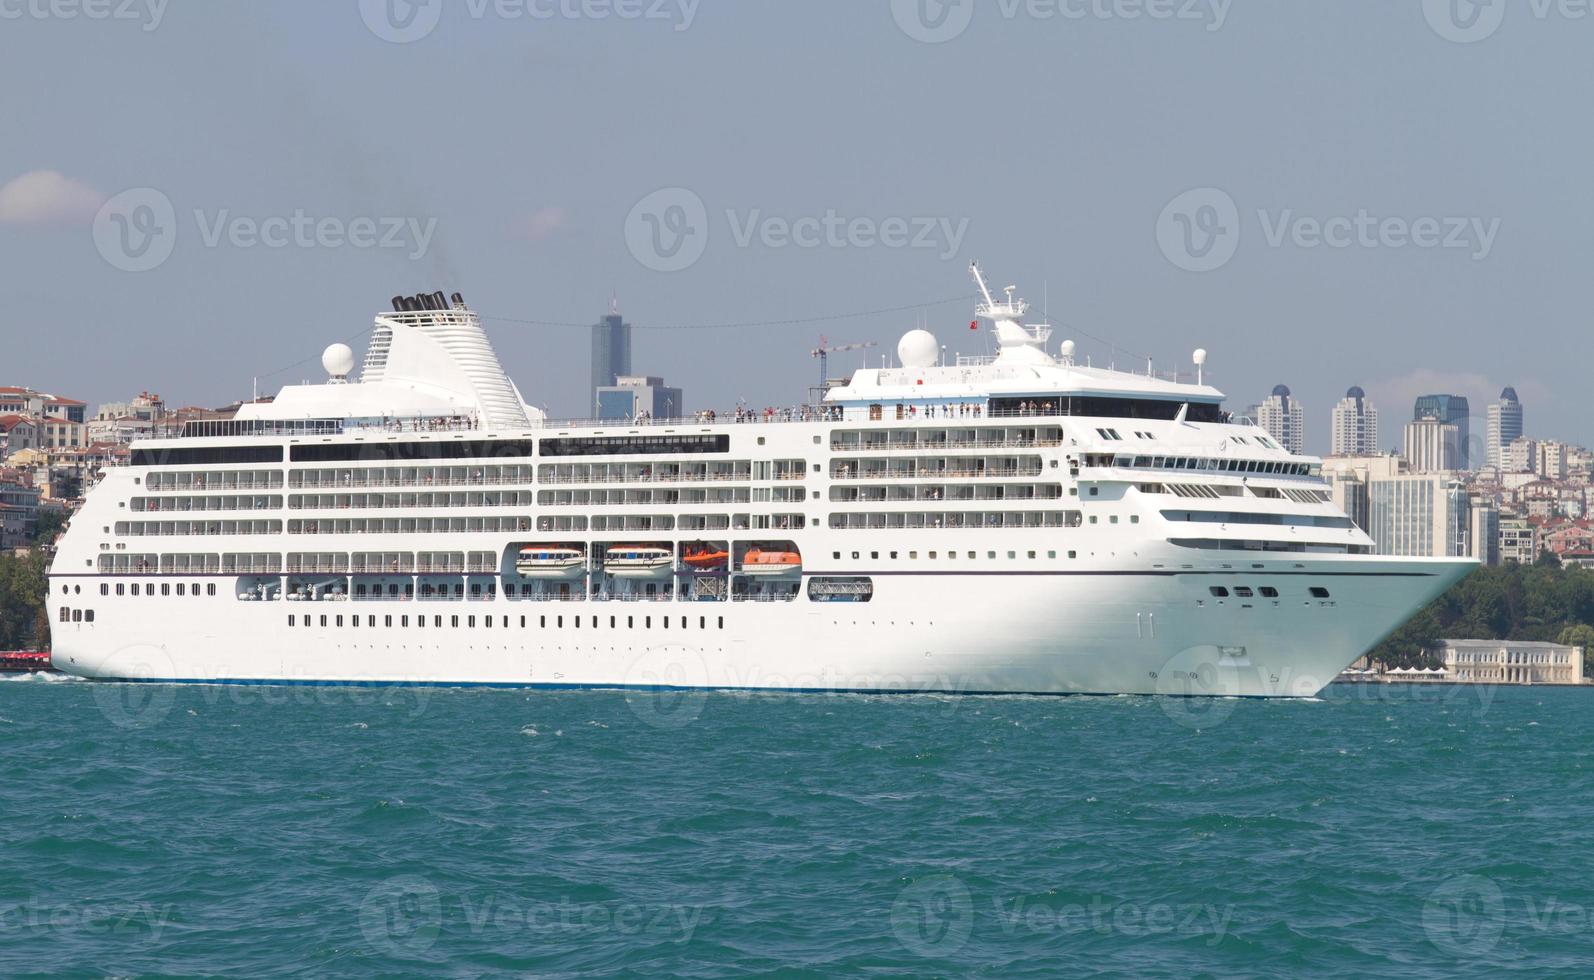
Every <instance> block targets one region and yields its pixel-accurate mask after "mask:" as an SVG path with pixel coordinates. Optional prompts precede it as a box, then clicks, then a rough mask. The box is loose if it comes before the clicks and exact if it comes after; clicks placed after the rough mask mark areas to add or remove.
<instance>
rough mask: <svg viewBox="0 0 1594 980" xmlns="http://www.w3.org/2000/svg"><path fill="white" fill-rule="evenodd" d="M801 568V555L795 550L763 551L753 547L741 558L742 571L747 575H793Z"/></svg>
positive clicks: (799, 571) (800, 570)
mask: <svg viewBox="0 0 1594 980" xmlns="http://www.w3.org/2000/svg"><path fill="white" fill-rule="evenodd" d="M802 570H803V559H802V556H801V555H799V554H798V553H797V552H795V551H765V550H764V549H762V548H756V547H755V548H752V549H750V550H749V551H748V552H747V555H746V557H744V558H743V559H742V571H743V572H745V573H746V574H748V575H794V574H799V573H801V572H802Z"/></svg>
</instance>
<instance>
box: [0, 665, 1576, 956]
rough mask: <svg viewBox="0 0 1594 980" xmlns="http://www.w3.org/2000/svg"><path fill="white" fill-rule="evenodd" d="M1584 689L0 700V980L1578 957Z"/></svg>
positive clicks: (96, 691) (211, 694) (138, 694)
mask: <svg viewBox="0 0 1594 980" xmlns="http://www.w3.org/2000/svg"><path fill="white" fill-rule="evenodd" d="M1591 731H1594V691H1587V692H1585V691H1577V690H1548V689H1521V688H1516V689H1503V690H1493V689H1479V690H1471V689H1442V688H1409V687H1408V688H1389V689H1384V688H1378V689H1373V690H1360V689H1350V690H1347V689H1335V690H1333V691H1331V692H1330V693H1328V694H1327V695H1325V697H1324V698H1323V699H1322V700H1319V701H1314V702H1260V701H1216V702H1203V701H1167V700H1159V699H1148V698H986V697H968V698H950V697H949V698H937V697H865V696H854V695H835V696H803V697H795V696H771V695H751V696H746V695H732V694H718V693H716V694H691V695H683V696H666V695H642V694H630V695H627V694H621V693H608V692H582V693H535V692H524V691H471V690H431V689H425V690H418V689H394V690H378V691H372V690H344V689H317V688H218V687H146V686H122V685H99V684H88V683H83V682H73V681H45V680H7V681H4V682H0V746H3V747H4V760H5V761H4V765H5V769H4V776H3V778H0V975H4V976H17V975H30V974H39V975H45V974H59V973H68V974H76V975H94V976H98V975H117V976H129V975H145V974H231V975H244V974H247V975H278V976H281V975H287V974H290V973H295V974H296V973H301V972H308V973H310V974H313V975H361V974H372V973H379V974H385V975H443V976H481V975H502V974H538V975H552V976H561V975H575V974H586V973H607V974H637V975H664V974H676V975H686V976H729V975H742V974H746V973H771V972H777V973H783V974H784V973H797V974H811V975H816V976H818V975H837V974H846V975H858V974H893V975H902V974H941V975H966V974H976V975H986V976H1001V977H1008V976H1034V977H1054V976H1061V975H1079V974H1089V975H1093V976H1115V975H1116V976H1130V975H1158V976H1162V975H1167V976H1172V975H1190V974H1202V973H1210V974H1221V975H1251V976H1272V975H1281V974H1285V975H1320V976H1321V975H1338V976H1370V975H1385V976H1401V977H1440V976H1457V975H1461V976H1480V977H1481V976H1499V975H1502V974H1510V973H1520V974H1524V975H1535V976H1537V975H1546V974H1549V975H1589V974H1591V973H1594V875H1591V873H1590V872H1591V867H1594V861H1591V860H1590V858H1589V842H1590V840H1591V839H1594V835H1591V832H1590V827H1589V824H1590V821H1591V818H1594V780H1591V779H1590V776H1591V773H1590V752H1589V748H1588V746H1589V743H1590V732H1591Z"/></svg>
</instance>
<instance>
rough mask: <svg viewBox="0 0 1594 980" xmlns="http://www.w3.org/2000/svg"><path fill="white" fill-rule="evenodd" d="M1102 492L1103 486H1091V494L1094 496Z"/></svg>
mask: <svg viewBox="0 0 1594 980" xmlns="http://www.w3.org/2000/svg"><path fill="white" fill-rule="evenodd" d="M1100 493H1101V488H1100V487H1091V488H1090V495H1091V496H1092V497H1095V496H1098V495H1099V494H1100Z"/></svg>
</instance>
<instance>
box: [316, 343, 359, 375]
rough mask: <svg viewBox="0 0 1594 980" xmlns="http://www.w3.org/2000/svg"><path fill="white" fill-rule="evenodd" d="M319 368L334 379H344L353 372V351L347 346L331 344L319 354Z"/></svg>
mask: <svg viewBox="0 0 1594 980" xmlns="http://www.w3.org/2000/svg"><path fill="white" fill-rule="evenodd" d="M321 367H322V368H324V369H325V370H326V372H327V373H328V374H330V375H332V376H333V377H334V378H346V377H348V376H349V372H351V371H353V370H354V351H353V349H352V348H350V347H349V345H348V344H333V345H332V346H331V347H328V348H327V349H326V350H324V351H322V352H321Z"/></svg>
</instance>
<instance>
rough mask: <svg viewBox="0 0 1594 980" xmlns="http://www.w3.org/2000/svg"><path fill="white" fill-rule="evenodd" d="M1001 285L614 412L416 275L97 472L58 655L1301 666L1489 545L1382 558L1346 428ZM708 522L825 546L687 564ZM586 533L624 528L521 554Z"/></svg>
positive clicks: (200, 674)
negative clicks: (1336, 473) (1049, 312)
mask: <svg viewBox="0 0 1594 980" xmlns="http://www.w3.org/2000/svg"><path fill="white" fill-rule="evenodd" d="M976 279H977V280H978V281H979V284H980V287H981V290H982V291H985V283H984V280H983V278H981V277H980V276H979V274H978V273H977V272H976ZM984 295H985V300H986V302H985V304H984V305H982V306H981V307H980V308H979V310H978V311H977V313H978V315H979V316H980V317H982V318H985V319H989V320H991V321H992V322H993V324H994V328H995V334H996V340H997V342H998V344H999V347H1000V350H1001V352H1000V354H998V355H997V357H996V358H994V359H974V360H973V361H970V362H968V363H963V362H961V361H960V362H959V363H957V364H946V363H942V358H941V356H940V354H941V349H940V347H939V345H938V344H937V343H936V340H935V338H934V337H932V336H930V335H929V334H927V333H925V332H924V331H914V332H913V333H910V334H909V335H908V336H907V337H905V338H903V342H902V343H901V344H899V346H898V356H899V359H900V361H901V362H902V366H901V367H897V368H880V369H864V370H860V371H858V372H857V373H855V374H854V375H853V377H852V378H851V380H850V381H849V382H848V383H847V384H846V385H844V386H836V387H833V388H832V389H831V390H830V391H829V392H828V394H827V395H826V402H825V404H824V405H823V406H820V407H813V408H806V409H800V410H795V411H790V412H784V413H778V414H777V413H775V412H773V410H771V411H768V412H766V413H763V414H762V415H759V414H754V413H739V417H737V418H736V420H734V421H719V420H717V419H714V418H696V419H670V420H654V419H644V420H639V421H634V422H624V421H611V422H602V423H592V422H588V423H554V422H550V421H549V420H547V419H546V418H544V417H543V416H542V414H541V413H540V412H538V411H537V410H535V409H533V408H531V407H530V406H529V405H526V404H525V402H524V399H522V398H521V397H520V395H519V392H518V389H516V388H515V386H514V385H513V384H512V383H511V382H510V381H509V380H508V378H507V376H506V375H504V373H503V371H502V368H501V366H500V365H499V364H498V362H497V359H496V355H494V354H493V352H492V349H491V346H490V344H489V343H488V342H487V338H486V334H485V333H484V332H483V330H482V328H481V324H480V322H479V318H478V317H476V315H475V314H473V313H471V312H470V311H469V309H468V308H467V307H466V306H465V304H464V301H463V298H462V297H460V296H458V295H457V294H456V295H455V297H454V299H453V303H452V304H451V305H450V304H446V303H445V302H444V297H443V295H442V294H441V293H438V294H435V295H433V296H426V295H424V294H422V295H420V296H417V297H416V298H415V301H413V302H412V301H409V300H407V299H406V298H404V297H397V298H396V299H395V304H394V305H395V310H394V311H393V312H392V313H385V314H382V315H380V316H379V317H378V318H377V321H376V328H375V331H374V332H373V335H372V341H371V345H370V349H369V350H368V352H367V357H366V363H365V368H364V370H363V372H362V376H361V380H360V381H359V382H358V383H347V375H348V373H349V371H350V369H351V366H352V362H353V358H352V354H351V353H350V352H349V351H348V350H347V349H346V348H341V347H337V346H335V347H334V348H332V349H329V351H328V354H327V356H326V357H325V358H324V359H323V363H324V366H326V368H327V370H328V372H329V373H330V374H331V375H333V382H332V383H329V384H327V385H304V386H289V387H287V388H284V389H283V390H282V391H281V392H279V393H278V395H277V396H276V397H275V398H274V399H273V400H272V401H271V402H270V403H269V404H268V403H252V404H247V405H244V406H242V407H241V408H240V409H239V410H238V413H237V415H236V417H235V418H232V419H228V420H224V421H217V422H208V421H207V422H201V423H195V424H194V425H193V426H192V427H191V429H190V430H189V431H185V433H184V435H183V437H181V438H172V439H161V440H150V441H148V442H144V443H140V444H137V445H136V446H135V447H134V452H133V458H132V460H131V465H130V466H128V467H121V468H113V469H112V470H110V471H108V472H107V473H106V476H105V479H104V481H103V482H102V483H101V484H100V485H99V486H98V487H96V488H95V490H94V491H93V493H91V494H90V495H89V498H88V499H87V501H86V502H85V504H84V506H83V508H82V510H81V511H79V512H78V513H77V514H76V515H75V516H74V518H73V520H72V522H71V525H70V527H69V529H68V532H67V534H66V535H65V536H64V538H63V539H62V541H61V543H60V546H59V549H58V552H57V555H56V559H55V563H54V566H53V567H52V570H51V579H50V583H51V584H50V591H51V619H52V621H53V622H54V623H55V628H54V633H53V642H54V662H55V665H56V666H57V667H59V668H60V669H61V670H64V671H67V672H69V673H73V674H78V675H81V676H84V677H90V678H99V679H125V680H143V681H195V682H237V683H252V682H266V683H281V682H287V683H295V682H304V683H327V684H339V683H344V684H346V683H372V684H502V685H517V686H547V687H571V686H583V687H645V688H655V687H684V688H740V689H778V690H821V691H832V690H841V691H946V692H961V693H989V692H1014V693H1039V694H1065V693H1086V694H1122V693H1129V694H1174V695H1239V696H1264V697H1291V696H1293V697H1306V696H1311V695H1314V694H1316V693H1317V692H1318V691H1319V690H1321V689H1322V688H1323V687H1324V686H1325V685H1326V684H1328V683H1329V682H1330V681H1331V680H1333V679H1334V677H1335V676H1337V674H1338V673H1339V671H1340V670H1341V669H1342V668H1344V667H1345V666H1346V665H1348V664H1349V663H1350V662H1351V661H1353V660H1354V659H1356V658H1357V657H1359V656H1360V655H1362V654H1363V653H1365V652H1366V651H1367V650H1368V649H1370V648H1371V647H1373V646H1374V645H1375V644H1377V643H1378V642H1379V641H1380V640H1381V639H1382V638H1383V637H1385V636H1386V635H1387V634H1388V633H1390V632H1391V631H1392V630H1394V629H1395V628H1396V627H1398V626H1399V625H1400V624H1401V622H1403V621H1404V620H1405V619H1406V618H1407V617H1409V616H1410V615H1412V614H1413V613H1415V612H1416V611H1417V610H1419V609H1420V608H1422V606H1423V605H1424V604H1426V603H1427V602H1429V601H1430V600H1432V599H1433V598H1435V597H1436V596H1438V595H1439V594H1440V593H1442V592H1443V591H1444V590H1445V589H1446V588H1448V587H1449V586H1450V585H1451V584H1453V583H1454V582H1455V581H1457V580H1458V579H1460V578H1461V577H1462V576H1463V575H1465V574H1466V573H1467V572H1468V571H1470V570H1471V569H1472V568H1473V567H1475V565H1476V563H1475V562H1472V561H1470V560H1465V559H1435V560H1425V559H1409V558H1379V557H1373V556H1372V554H1371V552H1372V551H1373V550H1374V542H1373V540H1372V539H1371V538H1370V537H1368V536H1367V535H1366V534H1365V533H1364V532H1362V531H1361V530H1360V529H1357V528H1355V527H1354V526H1353V524H1352V522H1351V521H1350V519H1349V518H1348V517H1346V516H1345V514H1344V513H1343V512H1342V511H1341V510H1340V509H1339V508H1337V507H1336V506H1334V504H1333V503H1332V501H1331V495H1330V493H1329V490H1328V487H1327V484H1325V483H1324V482H1323V481H1322V479H1321V478H1320V466H1319V461H1317V460H1314V459H1312V458H1311V457H1305V456H1300V455H1297V454H1294V453H1291V452H1289V451H1288V450H1287V449H1285V448H1284V447H1283V446H1281V445H1278V444H1277V443H1275V442H1274V441H1272V440H1271V439H1270V438H1269V437H1268V436H1267V434H1266V433H1265V432H1263V431H1262V430H1260V429H1257V428H1256V427H1254V426H1250V425H1242V424H1236V423H1235V422H1234V420H1233V419H1232V418H1230V417H1229V416H1227V415H1225V414H1224V413H1223V412H1222V411H1221V409H1220V403H1221V398H1222V393H1221V392H1219V391H1217V390H1216V389H1214V388H1210V387H1207V386H1205V385H1203V384H1201V383H1199V381H1198V383H1197V384H1195V385H1188V384H1183V383H1179V382H1177V381H1173V380H1160V379H1156V378H1150V377H1144V376H1140V375H1130V374H1126V373H1122V372H1115V371H1111V370H1103V369H1098V368H1091V367H1089V366H1088V365H1085V366H1081V365H1079V364H1077V363H1075V361H1074V360H1073V355H1072V346H1071V344H1068V343H1064V344H1063V345H1062V347H1061V348H1060V356H1059V357H1057V358H1053V357H1052V356H1051V355H1050V354H1049V353H1047V352H1046V351H1045V349H1044V346H1045V343H1046V340H1047V336H1048V332H1047V330H1046V329H1045V328H1030V327H1025V326H1022V325H1021V323H1020V319H1021V317H1022V315H1023V313H1024V310H1025V306H1024V304H1023V303H1022V302H1020V301H1015V300H1013V299H1012V297H1011V296H1009V297H1008V300H1007V301H1006V302H1002V303H998V302H996V301H995V300H994V299H993V298H992V297H991V296H990V294H989V292H985V293H984ZM1198 363H1200V360H1198ZM782 416H784V417H782ZM771 423H773V424H771ZM703 542H712V543H713V547H715V548H722V549H724V550H725V551H726V553H727V554H728V555H744V556H745V555H747V554H749V553H751V552H752V551H753V550H754V549H756V550H757V551H759V552H766V553H777V554H784V553H787V552H790V553H792V554H794V555H797V556H799V560H800V562H801V565H800V566H798V567H797V568H794V569H791V570H790V571H788V570H787V569H786V568H770V567H767V566H766V567H757V566H754V567H750V568H743V569H741V570H732V571H728V572H726V573H725V574H720V575H697V574H693V573H691V572H687V571H676V570H675V566H676V564H677V562H681V561H684V560H685V559H686V557H687V556H688V554H693V553H696V551H697V550H698V549H700V548H701V547H703V546H704V545H703ZM1447 547H1448V545H1447ZM569 548H576V549H578V550H579V551H580V552H581V553H582V554H583V555H588V556H605V557H606V558H607V559H608V561H606V562H602V563H599V562H595V563H594V565H595V566H596V567H594V568H592V569H590V570H589V569H587V568H584V567H583V568H576V569H574V570H572V571H571V572H570V573H569V574H570V578H569V579H567V580H564V581H548V582H531V583H529V584H528V581H527V577H526V576H520V575H517V574H516V567H517V565H516V562H517V559H518V558H519V557H520V556H521V555H523V554H527V553H532V554H536V553H540V552H546V551H559V550H561V549H569ZM611 551H612V552H613V554H611ZM627 554H630V559H629V564H630V565H631V567H626V566H627V564H628V559H627V558H626V555H627ZM656 554H657V555H659V556H661V560H660V561H659V562H658V564H657V565H650V564H648V563H647V562H645V561H644V562H638V561H636V559H637V558H638V557H642V558H644V559H647V558H653V557H654V556H655V555H656ZM554 574H561V575H562V574H564V573H563V572H562V571H560V572H555V573H554ZM640 579H646V581H642V580H640ZM816 579H817V580H818V581H816ZM296 593H301V594H305V595H306V596H307V597H306V598H305V599H303V600H302V601H285V600H283V599H282V596H284V595H292V594H296Z"/></svg>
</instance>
